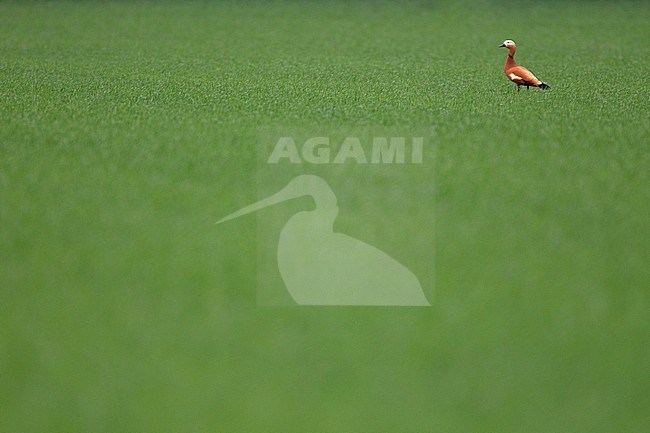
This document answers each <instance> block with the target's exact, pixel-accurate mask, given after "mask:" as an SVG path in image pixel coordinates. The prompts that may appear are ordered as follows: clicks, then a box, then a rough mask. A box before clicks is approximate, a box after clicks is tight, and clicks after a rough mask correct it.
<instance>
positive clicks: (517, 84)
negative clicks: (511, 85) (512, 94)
mask: <svg viewBox="0 0 650 433" xmlns="http://www.w3.org/2000/svg"><path fill="white" fill-rule="evenodd" d="M517 92H519V84H517Z"/></svg>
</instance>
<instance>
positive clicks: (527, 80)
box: [499, 39, 550, 91]
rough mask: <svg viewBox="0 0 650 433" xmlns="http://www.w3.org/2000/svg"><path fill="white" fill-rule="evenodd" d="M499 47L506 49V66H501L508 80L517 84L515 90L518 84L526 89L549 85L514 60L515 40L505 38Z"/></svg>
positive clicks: (543, 87) (546, 87) (542, 87)
mask: <svg viewBox="0 0 650 433" xmlns="http://www.w3.org/2000/svg"><path fill="white" fill-rule="evenodd" d="M499 48H507V49H508V57H507V58H506V66H505V68H503V72H505V74H506V77H508V79H509V80H510V81H512V82H513V83H515V84H516V85H517V91H519V86H526V88H527V89H530V87H531V86H532V87H539V88H541V89H548V88H549V87H550V86H549V85H548V84H546V83H545V82H543V81H542V80H539V79H538V78H537V77H536V76H534V75H533V73H532V72H530V71H529V70H528V69H526V68H524V67H523V66H519V65H518V64H517V62H515V51H517V45H515V41H511V40H510V39H506V40H505V41H503V43H502V44H501V45H499Z"/></svg>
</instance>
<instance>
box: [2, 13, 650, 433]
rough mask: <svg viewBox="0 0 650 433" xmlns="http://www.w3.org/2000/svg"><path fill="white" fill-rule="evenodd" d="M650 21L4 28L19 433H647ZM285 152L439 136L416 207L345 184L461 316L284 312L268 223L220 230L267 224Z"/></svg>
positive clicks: (549, 17) (108, 16)
mask: <svg viewBox="0 0 650 433" xmlns="http://www.w3.org/2000/svg"><path fill="white" fill-rule="evenodd" d="M649 21H650V8H649V7H648V5H647V3H646V2H585V1H569V2H543V1H542V2H540V1H537V2H526V1H524V2H499V1H486V2H461V3H429V2H404V3H392V2H382V3H374V2H358V1H354V2H351V3H347V2H343V1H341V2H334V1H330V2H298V1H274V2H242V3H236V2H223V3H222V2H218V3H203V2H180V1H178V2H174V1H165V2H160V3H154V2H133V3H129V2H118V1H108V2H60V1H52V2H25V3H19V2H2V3H0V290H1V291H0V296H1V298H0V299H1V304H0V430H1V431H7V432H15V431H110V432H116V431H500V432H501V431H513V432H514V431H526V432H532V431H572V432H575V431H584V432H599V431H602V432H612V431H626V432H644V431H648V430H649V429H650V419H649V416H648V413H647V408H648V406H650V404H649V403H650V401H649V397H648V396H649V395H650V392H649V391H650V386H649V385H650V384H649V379H648V377H649V376H648V374H647V371H648V364H649V362H650V359H649V358H650V356H649V351H648V335H649V332H648V331H649V326H648V317H647V316H648V307H649V305H648V304H649V302H648V297H649V296H648V289H647V286H648V281H650V271H649V268H648V262H649V260H650V247H649V242H648V237H649V234H650V233H649V232H650V227H649V224H648V217H649V215H650V180H649V179H648V168H649V163H650V152H649V149H648V143H649V141H650V140H649V135H650V134H649V132H650V124H649V123H650V121H649V116H648V108H649V103H648V101H649V100H650V83H649V82H648V80H649V78H648V68H649V66H650V26H648V22H649ZM506 38H510V39H514V40H515V41H516V42H517V43H518V52H517V60H518V61H519V62H520V63H521V64H523V65H524V66H527V67H529V68H530V69H531V70H532V71H533V72H534V73H535V74H536V75H537V76H538V77H539V78H540V79H542V80H544V81H545V82H547V83H549V84H550V86H551V89H550V90H547V91H540V90H539V89H531V90H530V91H526V90H522V91H521V92H520V93H519V94H517V93H516V92H515V86H514V85H513V84H512V83H510V82H508V81H507V79H506V78H505V76H504V75H503V72H502V68H503V62H504V60H505V51H504V50H503V49H501V50H499V49H497V46H498V45H499V44H500V43H501V42H502V41H503V40H504V39H506ZM263 125H271V126H287V127H292V128H312V127H322V125H333V126H335V127H336V126H340V125H352V126H354V125H371V126H372V125H375V126H378V127H379V126H389V127H396V128H401V129H404V130H408V129H409V128H420V127H423V126H432V127H435V131H436V135H435V137H436V141H435V146H433V147H431V148H428V150H427V152H428V153H427V155H426V157H425V158H426V159H425V161H427V162H426V163H425V164H422V166H421V167H419V169H418V170H417V173H415V175H414V177H413V178H412V179H411V180H413V181H414V182H415V184H416V185H417V186H416V187H414V188H412V187H411V186H410V185H407V184H405V183H404V182H399V183H396V184H395V185H394V187H393V188H392V189H386V190H388V191H389V192H388V193H386V194H385V195H382V200H376V199H375V198H376V197H377V191H378V188H384V186H385V185H382V184H376V183H368V182H365V183H364V181H363V173H360V172H359V173H356V174H355V175H354V176H350V177H346V176H345V171H343V172H342V173H341V175H340V177H337V176H334V175H331V177H330V178H328V182H330V183H331V185H332V187H333V189H335V190H336V193H337V196H338V197H339V200H345V203H344V205H345V206H344V205H343V204H340V207H341V209H346V211H345V212H343V211H342V212H341V214H340V215H339V218H338V219H337V225H336V227H335V228H336V229H337V230H338V231H341V232H343V233H346V234H349V235H350V236H354V237H357V238H359V239H363V240H364V241H366V242H368V243H370V244H372V245H375V246H377V247H378V248H380V249H382V250H384V251H386V252H388V253H389V254H390V255H391V256H393V257H396V258H398V260H399V261H400V262H402V263H403V264H404V265H405V266H407V267H408V268H409V269H412V270H413V271H414V273H415V274H416V275H424V277H421V281H422V282H423V286H425V291H427V295H429V293H430V292H434V296H433V299H431V300H432V301H433V304H434V305H433V307H431V308H326V307H312V308H298V307H286V308H260V307H258V306H257V305H256V286H257V276H256V266H254V264H255V262H256V257H257V244H256V225H255V224H254V223H253V221H255V217H249V219H248V220H238V221H232V225H230V226H229V227H226V226H215V225H214V222H215V221H216V220H218V219H219V218H221V217H223V216H225V215H227V214H229V213H231V212H233V211H234V210H236V209H239V208H240V207H242V206H244V205H247V204H249V203H252V202H254V201H256V200H257V199H258V198H260V197H259V195H258V193H257V186H256V177H257V174H258V169H259V167H258V164H257V156H256V150H257V149H256V146H257V140H256V137H257V134H258V128H259V127H260V126H263ZM303 168H304V169H305V170H306V171H309V170H310V168H309V167H308V166H307V167H303ZM349 170H358V168H356V167H354V166H350V168H349ZM287 175H288V173H282V172H278V174H277V179H275V181H276V182H277V183H278V184H283V183H285V181H288V176H287ZM398 176H399V175H398ZM335 185H336V187H335ZM364 190H366V192H365V193H364ZM368 192H370V193H372V194H374V195H372V196H371V197H370V198H371V199H368V197H367V193H368ZM304 205H306V202H304V201H303V202H301V201H299V200H298V201H295V202H292V203H287V205H286V206H281V207H280V209H282V211H283V212H286V214H287V215H290V214H291V212H295V211H297V210H298V209H303V208H304ZM379 215H388V217H389V218H392V219H393V220H394V221H388V222H387V221H382V220H381V219H380V218H379V217H378V216H379ZM258 217H259V216H258ZM396 221H399V224H400V225H399V226H396V225H395V224H396ZM390 227H398V228H399V231H392V232H391V231H390V230H389V229H390ZM434 258H435V260H434ZM434 261H435V265H434ZM434 280H435V287H434Z"/></svg>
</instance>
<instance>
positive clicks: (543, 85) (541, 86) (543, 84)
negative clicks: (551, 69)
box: [539, 81, 551, 89]
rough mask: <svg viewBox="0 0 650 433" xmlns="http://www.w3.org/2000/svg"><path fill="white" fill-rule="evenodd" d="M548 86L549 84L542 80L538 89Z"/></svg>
mask: <svg viewBox="0 0 650 433" xmlns="http://www.w3.org/2000/svg"><path fill="white" fill-rule="evenodd" d="M549 87H551V86H549V85H548V84H546V83H545V82H543V81H542V84H540V85H539V88H540V89H548V88H549Z"/></svg>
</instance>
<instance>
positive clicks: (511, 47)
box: [499, 39, 517, 54]
mask: <svg viewBox="0 0 650 433" xmlns="http://www.w3.org/2000/svg"><path fill="white" fill-rule="evenodd" d="M499 48H507V49H508V51H509V52H510V54H514V53H515V50H516V49H517V45H516V44H515V41H513V40H512V39H506V40H505V41H503V43H502V44H501V45H499Z"/></svg>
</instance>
